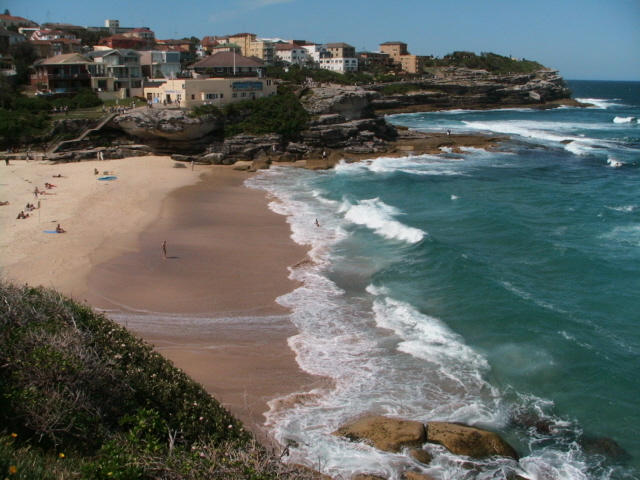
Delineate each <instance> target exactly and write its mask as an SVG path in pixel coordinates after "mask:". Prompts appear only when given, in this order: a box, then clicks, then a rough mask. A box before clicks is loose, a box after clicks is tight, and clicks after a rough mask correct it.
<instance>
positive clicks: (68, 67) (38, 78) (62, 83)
mask: <svg viewBox="0 0 640 480" xmlns="http://www.w3.org/2000/svg"><path fill="white" fill-rule="evenodd" d="M92 63H93V62H92V60H91V59H90V58H88V57H85V56H84V55H80V54H78V53H67V54H62V55H56V56H55V57H51V58H45V59H42V60H37V61H36V62H35V63H34V64H33V69H34V70H35V73H34V74H32V75H31V85H32V86H33V87H35V88H36V89H37V90H38V91H41V92H47V93H52V94H73V93H77V92H78V91H79V90H82V89H84V88H91V74H90V72H89V66H90V65H91V64H92Z"/></svg>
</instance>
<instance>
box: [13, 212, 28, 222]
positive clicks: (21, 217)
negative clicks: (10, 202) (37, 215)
mask: <svg viewBox="0 0 640 480" xmlns="http://www.w3.org/2000/svg"><path fill="white" fill-rule="evenodd" d="M24 218H29V214H28V213H27V214H25V213H24V210H20V213H19V214H18V216H17V217H16V220H22V219H24Z"/></svg>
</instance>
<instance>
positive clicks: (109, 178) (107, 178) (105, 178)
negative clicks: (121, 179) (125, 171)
mask: <svg viewBox="0 0 640 480" xmlns="http://www.w3.org/2000/svg"><path fill="white" fill-rule="evenodd" d="M117 178H118V177H115V176H113V175H109V176H106V177H98V180H115V179H117Z"/></svg>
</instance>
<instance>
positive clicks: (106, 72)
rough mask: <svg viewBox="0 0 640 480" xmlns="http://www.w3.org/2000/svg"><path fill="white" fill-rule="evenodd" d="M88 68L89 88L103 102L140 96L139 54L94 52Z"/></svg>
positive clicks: (118, 51) (114, 51) (109, 51)
mask: <svg viewBox="0 0 640 480" xmlns="http://www.w3.org/2000/svg"><path fill="white" fill-rule="evenodd" d="M87 56H88V57H89V58H90V59H91V60H93V63H91V64H89V66H88V68H89V71H90V74H91V88H92V89H93V90H94V91H95V92H96V93H97V94H98V96H99V97H100V98H102V99H103V100H107V99H114V98H129V97H140V96H142V80H143V77H142V68H141V65H140V53H139V52H136V51H134V50H127V49H119V50H117V49H116V50H94V51H93V52H89V53H88V54H87Z"/></svg>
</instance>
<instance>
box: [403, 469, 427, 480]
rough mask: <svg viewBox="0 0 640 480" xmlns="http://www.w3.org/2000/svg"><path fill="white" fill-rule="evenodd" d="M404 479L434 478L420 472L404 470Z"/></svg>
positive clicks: (423, 479)
mask: <svg viewBox="0 0 640 480" xmlns="http://www.w3.org/2000/svg"><path fill="white" fill-rule="evenodd" d="M403 477H404V480H435V479H434V478H433V477H432V476H431V475H427V474H426V473H420V472H411V471H409V472H404V474H403Z"/></svg>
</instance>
